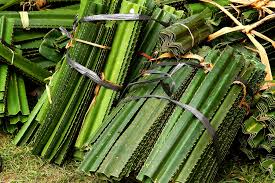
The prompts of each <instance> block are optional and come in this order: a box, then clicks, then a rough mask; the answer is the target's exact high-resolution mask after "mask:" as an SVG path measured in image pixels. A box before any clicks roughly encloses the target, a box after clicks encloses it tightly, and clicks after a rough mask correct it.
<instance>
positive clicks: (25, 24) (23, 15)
mask: <svg viewBox="0 0 275 183" xmlns="http://www.w3.org/2000/svg"><path fill="white" fill-rule="evenodd" d="M19 15H20V18H21V23H22V26H23V29H27V30H28V29H29V26H30V19H29V14H28V12H27V11H20V12H19Z"/></svg>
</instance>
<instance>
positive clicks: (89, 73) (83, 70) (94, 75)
mask: <svg viewBox="0 0 275 183" xmlns="http://www.w3.org/2000/svg"><path fill="white" fill-rule="evenodd" d="M66 59H67V62H68V64H69V65H70V66H71V67H72V68H74V69H75V70H76V71H78V72H79V73H80V74H82V75H84V76H87V77H88V78H90V79H91V80H92V81H94V82H95V83H97V84H98V85H100V86H103V87H105V88H108V89H111V90H114V91H120V90H121V89H122V88H123V87H122V86H121V85H117V84H114V83H111V82H109V81H106V80H102V79H101V78H100V77H99V76H98V75H97V73H95V72H94V71H91V70H90V69H88V68H86V67H84V66H83V65H81V64H79V63H77V62H75V61H74V60H72V59H71V58H70V57H69V53H68V52H67V54H66Z"/></svg>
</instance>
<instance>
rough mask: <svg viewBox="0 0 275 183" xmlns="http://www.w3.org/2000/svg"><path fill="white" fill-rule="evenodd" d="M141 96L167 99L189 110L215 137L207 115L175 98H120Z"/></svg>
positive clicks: (161, 97)
mask: <svg viewBox="0 0 275 183" xmlns="http://www.w3.org/2000/svg"><path fill="white" fill-rule="evenodd" d="M142 98H156V99H163V100H168V101H169V102H172V103H174V104H176V105H177V106H179V107H181V108H182V109H185V110H187V111H189V112H191V113H192V114H193V115H194V116H196V118H197V119H198V120H199V121H200V122H201V123H202V124H203V126H204V127H205V128H206V130H207V131H208V133H209V134H210V136H211V137H212V139H213V140H215V139H216V131H215V129H214V127H213V126H212V125H211V124H210V122H209V120H208V119H207V117H205V116H204V115H203V114H202V113H201V112H200V111H199V110H197V109H196V108H194V107H192V106H190V105H187V104H183V103H181V102H179V101H177V100H173V99H171V98H170V97H166V96H160V95H144V96H132V97H128V98H126V99H124V100H122V103H123V102H129V101H132V100H139V99H142Z"/></svg>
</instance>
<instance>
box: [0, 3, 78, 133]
mask: <svg viewBox="0 0 275 183" xmlns="http://www.w3.org/2000/svg"><path fill="white" fill-rule="evenodd" d="M3 3H6V4H7V5H8V6H11V7H13V8H14V10H18V11H20V10H21V8H20V7H17V6H16V5H15V4H16V3H19V1H17V2H15V1H14V2H10V1H9V2H7V1H5V2H3ZM66 5H68V4H67V3H66V4H63V6H59V7H58V8H55V9H51V10H41V11H39V12H34V11H31V12H23V13H22V12H16V11H0V38H1V43H0V57H1V58H0V61H1V63H0V70H1V73H0V78H1V80H0V88H1V89H0V90H1V91H0V106H1V110H0V121H1V127H2V128H4V130H5V131H7V132H9V133H14V132H16V131H17V130H18V129H19V128H20V127H21V126H22V124H23V123H25V122H27V121H28V118H29V115H30V112H31V109H32V108H33V106H34V105H35V103H36V102H37V99H38V98H39V97H40V95H41V92H43V90H44V86H45V84H48V83H49V77H50V76H51V75H52V72H54V68H55V66H56V65H57V63H58V62H59V61H60V59H61V57H62V56H63V54H64V48H65V45H66V44H67V41H68V38H66V39H64V36H63V37H62V36H61V34H60V33H59V34H58V36H55V37H54V35H52V34H50V35H48V36H45V35H46V34H47V33H48V32H49V31H50V30H51V29H52V28H56V27H58V26H59V25H63V26H65V27H69V26H71V24H72V23H73V21H74V15H75V14H76V12H77V9H78V7H79V6H78V5H71V6H69V7H64V6H66ZM3 7H4V8H5V7H6V8H7V6H5V5H4V6H3ZM7 10H9V9H7ZM46 17H48V18H50V19H51V21H49V19H48V18H46ZM62 20H64V21H63V22H62ZM50 32H54V30H52V31H50ZM44 36H45V37H44ZM47 39H50V40H51V41H46V40H47ZM45 48H51V49H52V50H51V51H50V52H49V49H48V50H47V49H45ZM53 50H54V51H55V55H54V57H53V56H52V54H53V53H52V52H53ZM45 96H46V97H47V96H50V94H49V93H48V94H47V93H45ZM49 98H50V97H49Z"/></svg>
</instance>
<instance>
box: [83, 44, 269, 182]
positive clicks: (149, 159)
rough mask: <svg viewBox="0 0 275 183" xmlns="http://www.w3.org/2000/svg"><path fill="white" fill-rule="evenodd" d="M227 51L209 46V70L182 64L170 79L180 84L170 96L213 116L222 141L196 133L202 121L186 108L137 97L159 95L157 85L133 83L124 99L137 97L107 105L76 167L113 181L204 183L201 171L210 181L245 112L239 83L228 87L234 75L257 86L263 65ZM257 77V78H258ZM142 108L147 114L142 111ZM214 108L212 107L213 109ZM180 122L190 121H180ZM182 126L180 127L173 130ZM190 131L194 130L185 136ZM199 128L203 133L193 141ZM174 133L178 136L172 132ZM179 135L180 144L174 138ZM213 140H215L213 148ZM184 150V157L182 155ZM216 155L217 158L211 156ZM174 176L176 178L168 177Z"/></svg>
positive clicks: (161, 92) (229, 49)
mask: <svg viewBox="0 0 275 183" xmlns="http://www.w3.org/2000/svg"><path fill="white" fill-rule="evenodd" d="M207 51H209V50H207ZM233 51H234V49H232V48H227V49H225V50H224V52H222V53H219V52H218V51H215V50H211V52H209V54H208V56H207V57H206V60H207V61H208V62H211V63H212V64H214V68H213V70H212V71H211V72H210V73H209V74H205V73H204V71H203V70H201V69H200V70H197V71H196V72H195V73H194V71H193V72H191V73H190V72H189V73H186V69H187V70H188V69H191V68H190V67H187V68H186V67H184V68H183V69H182V70H179V71H178V72H177V73H176V74H175V78H174V77H173V79H174V81H175V82H176V83H177V81H181V82H183V83H181V84H179V86H181V87H179V88H177V87H176V88H177V89H175V93H173V95H172V98H173V99H176V100H179V101H180V102H182V103H184V104H186V103H187V104H189V105H190V106H192V107H196V108H198V109H201V110H202V112H203V113H204V114H205V115H207V117H209V116H208V115H214V118H213V119H212V120H211V124H212V125H213V126H214V127H215V128H217V129H218V132H217V135H218V136H219V135H220V136H222V137H226V138H225V139H223V138H222V137H220V138H218V140H217V139H216V138H215V139H216V141H214V142H213V141H212V139H211V136H209V131H205V132H203V131H202V129H203V125H201V123H199V122H198V120H196V118H194V117H193V114H192V113H191V112H190V111H182V109H180V108H176V107H175V105H173V104H172V103H170V104H169V102H166V101H162V100H160V99H150V98H148V99H147V98H146V97H145V98H143V97H142V96H148V95H150V94H151V96H159V95H163V94H164V91H163V89H162V88H161V87H160V86H159V85H158V84H156V85H153V86H152V85H150V86H148V85H144V87H142V88H138V87H133V88H132V89H130V91H129V93H128V94H127V95H126V99H125V100H126V101H128V102H129V100H127V97H128V98H131V96H136V98H138V99H139V100H138V101H137V102H135V101H130V102H129V103H124V102H123V100H122V101H121V104H119V105H118V106H117V107H116V108H115V109H113V111H112V112H111V114H110V115H109V116H108V117H107V118H106V120H105V121H104V123H103V126H102V127H101V128H100V130H99V131H98V133H97V134H96V136H95V137H94V138H93V140H92V141H91V150H90V152H89V153H88V154H87V156H86V158H85V159H84V161H83V163H82V165H81V167H80V168H81V169H82V170H84V171H86V172H92V173H96V174H98V175H102V176H103V177H108V178H109V179H115V180H120V179H122V178H123V177H128V176H129V175H135V176H137V177H136V178H137V179H138V180H140V181H148V182H150V181H152V182H169V181H171V180H175V179H176V180H177V181H179V182H187V181H190V182H193V181H194V180H200V181H205V180H206V179H205V177H204V175H205V173H207V174H209V179H207V180H209V181H210V180H212V179H213V177H214V175H215V172H216V171H217V168H218V167H219V164H220V161H222V159H223V158H224V156H225V154H226V152H227V150H228V147H229V146H230V144H231V143H232V141H233V139H234V137H235V135H236V133H237V130H238V127H239V124H240V123H239V122H240V121H241V120H242V119H243V118H244V116H245V114H246V110H245V108H243V107H241V106H240V103H241V100H242V98H244V97H245V96H244V93H243V88H242V86H239V85H233V86H232V83H233V81H234V79H235V78H236V77H237V76H238V77H241V78H242V79H244V80H249V82H251V85H252V86H254V87H255V88H254V90H255V91H256V90H258V87H257V83H259V82H261V81H262V80H263V79H264V67H263V66H262V65H261V64H260V63H258V62H257V61H256V62H251V61H250V60H243V57H242V56H241V55H239V54H233ZM220 54H221V56H219V55H220ZM244 61H245V67H243V64H244ZM228 62H229V63H228ZM225 63H227V64H225ZM230 63H231V64H232V65H231V64H230ZM247 67H248V69H247ZM233 71H234V72H233ZM190 74H191V75H190ZM223 75H224V76H223ZM177 76H179V77H180V78H177ZM184 78H185V79H184ZM187 78H188V79H187ZM259 78H261V79H260V80H258V79H259ZM214 81H217V82H214ZM213 83H217V84H216V85H217V86H213ZM176 86H178V84H176ZM182 87H183V88H182ZM153 88H155V89H153ZM210 91H212V92H213V95H211V96H212V97H210V98H208V99H204V98H203V97H206V94H208V93H209V92H210ZM228 91H229V93H228ZM215 93H216V94H215ZM194 95H196V96H197V97H195V96H194ZM199 96H200V97H202V98H201V99H200V97H199ZM233 96H234V97H233ZM232 97H233V98H234V100H232V99H233V98H232ZM205 100H207V101H205ZM211 100H212V102H211ZM203 101H204V102H203ZM195 103H197V105H196V104H195ZM204 105H205V106H208V107H204ZM160 109H161V110H160ZM148 110H150V111H153V112H152V113H148ZM216 110H218V111H217V112H216V113H215V111H216ZM225 111H228V112H225ZM232 115H236V117H237V118H238V119H239V121H234V120H233V119H234V118H232ZM141 119H142V120H141ZM183 120H190V121H185V122H184V123H182V121H183ZM181 126H182V127H181ZM184 127H185V128H186V130H182V131H179V130H180V129H184ZM188 129H189V130H188ZM190 129H191V130H194V131H193V133H191V134H190V132H191V130H190ZM221 129H228V130H227V131H228V134H225V133H222V132H224V131H222V130H221ZM202 132H203V137H201V138H199V139H197V138H198V137H199V136H200V134H201V133H202ZM177 134H178V138H176V136H175V135H177ZM210 134H211V130H210ZM229 134H230V135H229ZM212 135H213V134H212ZM223 135H224V136H223ZM183 136H186V137H185V138H183ZM192 136H198V137H197V138H195V137H194V138H193V137H192ZM172 137H173V139H172ZM170 138H171V140H170ZM212 138H213V136H212ZM180 139H182V140H186V142H185V143H184V142H180V141H181V140H180ZM196 139H197V140H196ZM169 140H170V141H169ZM173 140H174V141H173ZM188 140H190V142H189V141H188ZM192 140H193V144H192V143H191V141H192ZM168 141H169V142H168ZM173 142H174V143H173ZM216 143H219V146H217V144H216ZM168 144H170V145H173V144H174V145H175V146H176V145H177V148H171V147H167V145H168ZM175 146H174V147H175ZM188 146H190V150H189V152H188V151H187V147H188ZM201 148H205V150H201ZM190 151H191V152H190ZM184 152H186V155H185V156H182V154H183V153H184ZM216 153H218V154H219V156H218V155H217V154H216ZM216 156H218V157H219V159H215V157H216ZM164 158H165V159H166V160H167V161H165V160H164ZM169 158H170V159H169ZM165 162H167V164H166V163H165ZM182 162H185V164H182ZM210 162H211V163H210ZM160 163H161V165H160ZM183 165H184V166H183ZM207 167H208V168H207ZM189 171H190V172H189ZM181 172H182V173H181ZM186 172H188V174H187V173H186ZM198 172H200V173H199V174H198ZM175 175H177V177H174V176H175Z"/></svg>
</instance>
